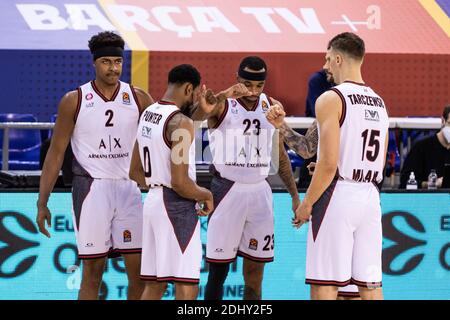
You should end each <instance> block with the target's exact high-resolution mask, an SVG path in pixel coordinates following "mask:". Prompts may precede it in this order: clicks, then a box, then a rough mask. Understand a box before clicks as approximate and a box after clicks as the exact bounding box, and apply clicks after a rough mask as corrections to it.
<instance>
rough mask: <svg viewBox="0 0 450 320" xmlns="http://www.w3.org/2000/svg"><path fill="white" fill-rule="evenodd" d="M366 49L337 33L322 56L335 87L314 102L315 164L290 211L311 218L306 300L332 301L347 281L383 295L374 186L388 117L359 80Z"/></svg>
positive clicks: (370, 295)
mask: <svg viewBox="0 0 450 320" xmlns="http://www.w3.org/2000/svg"><path fill="white" fill-rule="evenodd" d="M364 47H365V46H364V41H363V40H362V39H361V38H359V37H358V36H357V35H356V34H353V33H348V32H347V33H342V34H339V35H337V36H335V37H334V38H333V39H332V40H331V41H330V42H329V44H328V50H327V53H326V56H325V59H326V63H325V65H324V69H325V70H326V71H327V72H328V73H329V74H331V75H332V76H333V78H334V80H335V82H336V83H337V84H338V85H337V86H336V87H334V88H332V89H331V90H330V91H327V92H325V93H323V94H322V95H321V96H320V97H319V98H318V100H317V102H316V114H317V121H318V133H319V148H318V151H317V158H318V162H317V165H316V168H315V170H314V175H313V178H312V181H311V184H310V186H309V188H308V190H307V192H306V195H305V198H304V200H303V202H302V204H301V205H300V207H299V208H298V210H297V211H296V222H297V223H303V222H308V221H310V223H309V231H308V242H307V257H306V283H307V284H310V285H311V298H312V299H336V296H337V293H338V288H339V287H345V286H347V285H349V284H355V285H357V286H358V288H359V292H360V295H361V298H362V299H382V298H383V294H382V290H381V274H382V272H381V252H382V228H381V207H380V194H379V190H378V188H377V185H378V184H379V183H380V182H381V181H382V179H383V168H384V163H385V159H386V150H387V141H388V128H389V119H388V114H387V111H386V106H385V104H384V101H383V99H382V98H380V96H379V95H378V94H376V93H375V92H374V91H373V90H372V89H371V88H370V87H369V86H367V85H366V84H365V83H364V82H363V79H362V75H361V65H362V62H363V58H364V52H365V49H364ZM271 116H272V115H271V114H269V117H270V118H272V117H271ZM269 120H270V119H269ZM271 121H272V122H278V121H275V120H274V119H273V118H272V120H271Z"/></svg>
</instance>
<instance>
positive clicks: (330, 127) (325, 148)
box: [296, 91, 342, 223]
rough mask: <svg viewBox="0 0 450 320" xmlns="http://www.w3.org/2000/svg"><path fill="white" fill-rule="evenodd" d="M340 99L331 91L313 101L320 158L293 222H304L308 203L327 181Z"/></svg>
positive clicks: (335, 152) (332, 171)
mask: <svg viewBox="0 0 450 320" xmlns="http://www.w3.org/2000/svg"><path fill="white" fill-rule="evenodd" d="M341 112H342V102H341V100H340V98H339V96H338V95H337V94H336V93H335V92H334V91H327V92H325V93H324V94H322V95H321V96H320V97H319V98H318V99H317V102H316V117H317V122H318V126H319V128H320V141H319V144H320V150H321V151H320V159H318V161H317V164H316V167H315V170H314V175H313V177H312V180H311V184H310V186H309V188H308V190H307V191H306V194H305V198H304V200H303V202H302V203H301V205H300V206H299V208H298V209H297V211H296V222H297V223H300V222H302V221H303V222H304V221H308V220H309V218H310V216H311V211H312V206H313V205H314V203H316V201H317V200H318V199H319V198H320V197H321V196H322V194H323V192H324V191H325V190H326V188H327V187H328V186H329V185H330V184H331V182H332V180H333V178H334V176H335V175H336V171H337V163H338V159H339V140H340V134H339V133H340V127H339V118H340V116H341Z"/></svg>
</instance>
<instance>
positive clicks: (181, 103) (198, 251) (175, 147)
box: [130, 65, 212, 299]
mask: <svg viewBox="0 0 450 320" xmlns="http://www.w3.org/2000/svg"><path fill="white" fill-rule="evenodd" d="M168 78H169V79H168V83H169V86H168V88H167V90H166V92H165V94H164V97H163V98H162V100H160V101H159V102H157V103H155V104H153V105H151V106H149V107H148V108H147V109H146V110H145V111H144V112H143V114H142V116H141V118H140V121H139V127H138V131H137V143H136V146H135V150H134V153H133V160H132V167H131V172H130V174H131V177H133V179H135V180H136V181H138V182H139V183H140V184H141V185H146V186H148V187H149V192H148V195H147V197H146V198H145V202H144V221H143V242H142V266H141V278H142V279H143V280H146V287H145V290H144V293H143V295H142V299H161V297H162V295H163V294H164V292H165V290H166V285H167V282H174V283H175V287H176V289H175V290H176V299H196V298H197V295H198V283H199V280H200V267H201V260H202V245H201V241H200V223H199V220H198V215H207V214H208V213H209V212H210V211H211V209H212V194H211V192H210V191H209V190H207V189H205V188H202V187H199V186H198V185H197V184H196V183H195V180H196V176H195V152H194V151H195V148H194V140H193V138H194V127H193V122H192V120H191V119H190V118H188V117H187V116H185V115H184V114H183V112H186V110H187V108H188V107H190V105H192V104H193V101H194V97H196V96H197V95H198V93H199V84H200V74H199V73H198V71H197V70H196V69H195V68H194V67H193V66H191V65H179V66H176V67H175V68H173V69H172V70H171V71H170V72H169V77H168ZM209 93H210V94H211V92H210V91H209ZM201 94H202V97H200V99H199V100H200V101H204V100H205V98H204V97H203V96H204V95H206V89H205V88H204V87H203V88H202V90H201ZM196 202H200V203H204V205H205V206H204V207H203V209H202V210H198V209H197V208H196Z"/></svg>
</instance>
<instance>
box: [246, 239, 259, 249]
mask: <svg viewBox="0 0 450 320" xmlns="http://www.w3.org/2000/svg"><path fill="white" fill-rule="evenodd" d="M248 248H249V249H251V250H258V240H256V239H250V242H249V244H248Z"/></svg>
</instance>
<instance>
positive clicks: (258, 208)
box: [206, 176, 274, 263]
mask: <svg viewBox="0 0 450 320" xmlns="http://www.w3.org/2000/svg"><path fill="white" fill-rule="evenodd" d="M211 192H212V193H213V196H214V208H215V209H214V212H213V213H212V214H211V215H210V218H209V222H208V231H207V244H206V261H208V262H216V263H228V262H232V261H234V260H235V259H236V256H237V255H239V256H242V257H244V258H247V259H249V260H253V261H256V262H271V261H273V256H274V217H273V205H272V190H271V188H270V186H269V183H268V182H267V181H266V180H263V181H261V182H258V183H255V184H244V183H238V182H233V181H230V180H228V179H225V178H222V177H220V176H219V177H217V176H215V177H214V178H213V180H212V182H211Z"/></svg>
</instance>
